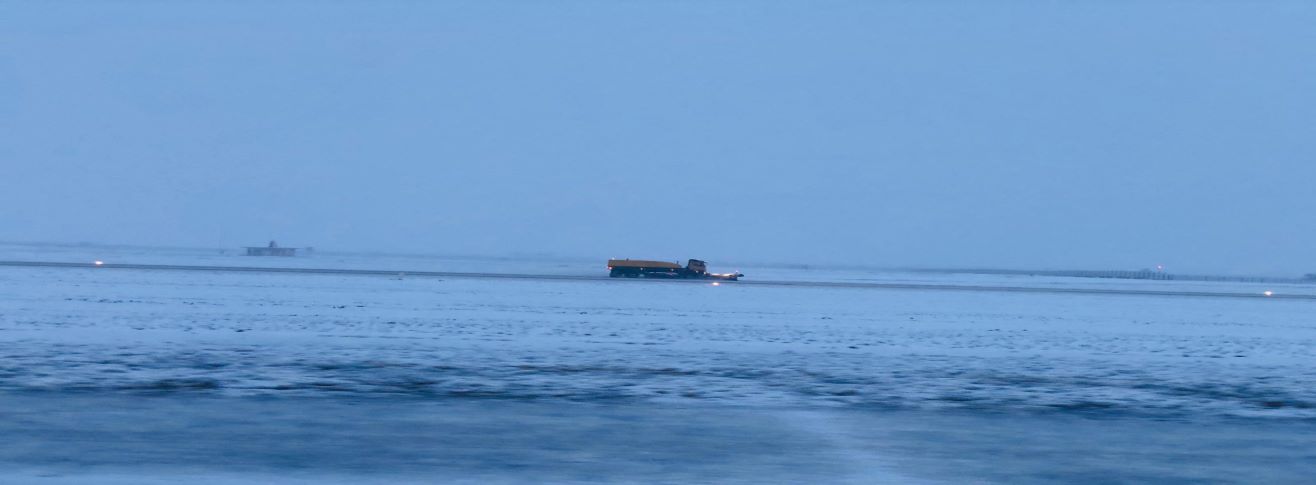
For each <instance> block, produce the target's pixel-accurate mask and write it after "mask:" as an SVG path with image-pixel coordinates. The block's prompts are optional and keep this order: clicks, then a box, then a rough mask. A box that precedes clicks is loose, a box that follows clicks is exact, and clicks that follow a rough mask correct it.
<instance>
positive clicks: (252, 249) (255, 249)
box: [247, 241, 297, 256]
mask: <svg viewBox="0 0 1316 485" xmlns="http://www.w3.org/2000/svg"><path fill="white" fill-rule="evenodd" d="M296 255H297V248H285V247H281V246H279V243H277V242H274V241H270V244H269V245H268V246H247V256H296Z"/></svg>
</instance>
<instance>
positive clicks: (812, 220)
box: [0, 1, 1316, 274]
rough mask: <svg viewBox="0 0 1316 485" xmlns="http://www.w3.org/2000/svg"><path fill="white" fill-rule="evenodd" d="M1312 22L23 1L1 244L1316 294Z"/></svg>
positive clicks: (944, 9) (1277, 8)
mask: <svg viewBox="0 0 1316 485" xmlns="http://www.w3.org/2000/svg"><path fill="white" fill-rule="evenodd" d="M1313 26H1316V4H1314V3H1313V2H1219V1H1204V2H1199V1H1183V2H1154V1H1153V2H1148V1H1138V2H1134V1H1111V2H1070V1H1065V2H1016V1H1003V2H979V1H973V2H969V1H965V2H954V1H928V2H803V1H801V2H757V1H755V2H751V1H744V2H695V1H652V2H616V1H599V2H570V1H565V2H536V1H514V2H487V1H480V2H195V1H193V2H172V1H158V2H131V1H121V2H88V3H78V2H5V1H0V164H3V173H2V174H0V204H3V205H4V207H6V209H5V210H3V211H0V240H25V241H31V240H48V241H93V242H114V243H135V244H167V245H193V246H205V247H224V246H239V245H245V244H251V243H259V242H261V241H264V240H267V239H269V238H277V239H279V240H280V241H283V242H285V243H287V244H297V245H313V246H317V247H320V248H326V249H347V250H359V249H372V248H373V249H382V250H393V251H407V252H417V251H420V252H436V253H479V254H509V253H518V252H520V253H524V252H543V253H553V254H560V255H568V256H585V257H591V256H598V257H601V258H604V257H609V256H631V257H664V258H683V257H702V258H705V259H709V260H713V261H716V260H719V259H721V260H736V261H755V260H758V261H804V262H837V261H859V262H863V263H866V264H873V265H891V266H965V265H972V266H1000V267H1053V268H1054V267H1085V268H1086V267H1097V268H1106V267H1111V268H1139V267H1148V266H1151V265H1154V264H1156V263H1164V264H1167V265H1168V266H1169V267H1170V268H1171V269H1177V270H1180V271H1230V272H1261V273H1279V274H1285V273H1288V274H1301V273H1304V272H1312V271H1316V250H1314V249H1316V246H1314V245H1313V241H1316V224H1313V213H1316V190H1313V189H1314V188H1316V185H1314V183H1313V182H1314V181H1316V166H1314V165H1313V162H1314V161H1316V28H1314V27H1313Z"/></svg>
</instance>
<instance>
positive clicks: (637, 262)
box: [608, 259, 745, 281]
mask: <svg viewBox="0 0 1316 485" xmlns="http://www.w3.org/2000/svg"><path fill="white" fill-rule="evenodd" d="M608 276H610V277H613V278H673V279H677V278H679V279H702V280H727V281H736V280H738V279H740V277H741V276H745V275H744V274H741V273H739V272H733V273H709V272H708V263H705V262H703V261H700V260H698V259H691V260H690V261H687V262H686V263H685V266H681V265H680V263H669V262H667V261H651V260H646V259H609V260H608Z"/></svg>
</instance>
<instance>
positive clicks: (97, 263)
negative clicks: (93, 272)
mask: <svg viewBox="0 0 1316 485" xmlns="http://www.w3.org/2000/svg"><path fill="white" fill-rule="evenodd" d="M92 264H95V265H96V266H100V265H103V264H105V262H104V261H101V260H99V259H98V260H96V262H95V263H92Z"/></svg>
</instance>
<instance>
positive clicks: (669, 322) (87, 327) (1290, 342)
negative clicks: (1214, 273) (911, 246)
mask: <svg viewBox="0 0 1316 485" xmlns="http://www.w3.org/2000/svg"><path fill="white" fill-rule="evenodd" d="M10 256H13V255H10ZM18 256H23V255H18ZM32 256H35V257H34V258H32V259H38V260H63V259H65V258H59V257H57V256H60V255H50V254H45V255H42V254H35V255H32ZM63 256H69V259H72V258H74V257H77V258H84V257H88V256H90V255H88V254H78V255H68V254H65V255H63ZM120 256H122V255H120ZM216 257H217V258H228V261H227V262H226V264H233V263H232V261H233V260H234V259H236V260H237V261H238V263H237V264H243V265H250V264H253V263H251V261H261V262H262V263H261V264H264V263H263V261H265V260H273V261H276V262H278V263H279V265H289V264H310V263H308V261H313V260H312V259H311V258H293V259H285V258H245V257H234V256H224V255H217V256H216ZM156 258H157V259H156V260H150V258H148V257H141V258H138V259H137V260H133V261H125V262H134V263H140V262H168V263H183V264H220V263H217V262H215V261H208V260H204V259H202V260H193V259H189V257H188V256H187V255H186V254H184V255H172V256H171V255H166V256H159V255H156ZM356 258H357V259H352V258H346V257H345V258H343V259H341V260H338V261H334V262H335V263H336V264H334V265H329V264H320V263H321V262H322V261H317V264H314V265H312V266H315V267H343V265H358V266H359V267H369V268H379V267H388V266H389V265H390V264H397V265H398V267H414V266H416V265H417V264H418V261H417V260H416V259H415V258H398V259H397V260H390V259H388V258H382V259H378V260H372V259H371V258H370V257H367V256H359V257H356ZM4 259H24V258H18V257H13V258H4ZM433 262H434V266H435V268H427V269H433V270H441V271H448V270H452V269H449V266H451V265H454V264H471V265H477V264H478V265H479V267H480V268H481V270H485V271H489V270H504V271H507V272H527V273H532V272H537V271H551V268H552V267H555V266H553V265H554V264H565V263H547V264H546V263H534V262H517V261H504V262H490V261H482V262H479V261H468V262H467V263H455V262H453V261H449V260H442V259H434V260H433ZM535 265H540V266H543V267H535V268H532V269H524V268H526V267H528V266H530V267H533V266H535ZM490 266H494V268H492V269H491V268H490ZM568 266H569V265H568ZM518 268H520V269H518ZM558 269H559V270H562V271H567V270H573V271H574V269H571V268H568V267H558ZM747 272H748V271H747ZM804 277H807V278H820V279H821V278H827V277H836V275H835V274H824V273H814V274H806V275H804ZM942 278H944V279H945V280H946V281H949V282H951V283H954V284H964V283H965V281H966V280H964V279H960V280H956V279H954V278H951V277H942ZM993 278H995V279H993ZM1019 278H1023V277H971V278H970V279H972V284H1001V285H1005V286H1018V285H1019V282H1018V281H1017V280H1018V279H1019ZM806 280H808V279H806ZM1055 280H1056V279H1054V278H1051V279H1046V278H1038V279H1037V280H1036V281H1029V282H1027V283H1028V284H1030V285H1031V284H1056V283H1055ZM1149 283H1157V282H1111V281H1103V282H1101V284H1106V285H1117V284H1133V285H1146V284H1149ZM1222 286H1228V285H1222ZM0 296H3V301H2V302H0V400H2V401H3V403H0V406H3V408H4V409H6V410H7V411H6V414H5V415H4V416H3V418H6V419H5V421H6V422H7V423H9V424H6V425H5V426H6V427H4V428H0V433H3V434H5V435H9V436H6V437H5V438H6V439H7V441H10V442H18V443H30V446H27V447H16V445H12V444H11V445H8V446H9V447H8V448H4V449H0V461H3V462H5V463H9V464H10V465H13V466H5V467H3V468H5V469H11V470H17V471H15V472H14V473H16V474H17V475H14V476H16V477H23V478H25V480H23V481H27V479H32V480H35V479H47V480H52V481H61V480H71V481H75V482H76V481H79V480H81V479H86V478H87V477H88V475H79V474H78V472H74V471H71V469H70V468H69V465H70V464H71V465H72V466H73V468H72V470H84V471H86V470H96V473H98V475H94V477H95V481H101V480H102V479H104V480H110V479H114V477H121V478H124V479H125V480H129V481H135V480H131V479H133V478H139V479H140V478H144V477H146V478H149V477H155V478H153V479H157V478H158V479H160V480H162V481H163V480H167V479H168V478H169V476H171V475H170V474H171V473H181V474H192V475H196V474H197V473H201V474H202V475H204V476H206V477H209V478H210V479H213V480H217V481H223V480H226V479H227V478H226V477H236V478H234V479H235V480H239V481H242V480H253V479H262V480H263V479H264V478H261V477H265V478H269V476H275V477H280V478H282V479H284V480H307V481H308V482H318V481H324V480H329V479H343V480H347V481H352V480H350V478H351V477H353V476H355V475H352V474H353V473H358V472H359V473H367V474H371V473H378V472H380V471H381V470H388V471H389V473H393V474H395V475H396V474H401V475H398V476H392V475H390V476H392V478H390V479H389V480H386V481H394V479H397V480H402V479H403V478H406V477H407V476H411V475H408V474H410V473H413V472H414V473H422V474H424V476H446V477H447V478H448V479H453V480H455V479H469V480H471V481H512V482H519V481H535V480H536V477H539V478H542V479H545V480H549V481H618V480H636V481H660V482H672V483H680V482H689V481H699V480H704V481H708V480H713V481H729V480H732V479H736V480H743V481H745V482H762V481H785V482H799V481H805V480H807V479H808V478H817V479H821V480H823V481H837V482H844V481H855V482H868V481H871V480H872V479H873V478H874V477H886V479H888V480H898V481H902V482H904V481H910V480H916V479H928V480H932V481H941V480H948V481H958V480H962V479H966V478H972V479H982V480H986V481H1000V482H1019V481H1030V480H1038V481H1047V480H1048V477H1049V478H1050V479H1062V478H1066V477H1067V478H1071V479H1074V480H1077V481H1087V480H1096V481H1100V478H1101V477H1102V476H1104V475H1103V474H1108V473H1112V471H1111V470H1114V469H1122V470H1124V473H1126V475H1123V477H1124V478H1126V479H1129V480H1144V479H1147V480H1161V481H1166V480H1168V481H1173V480H1184V481H1199V480H1208V481H1209V480H1214V479H1220V480H1224V481H1236V480H1245V479H1246V477H1248V476H1249V474H1255V473H1261V470H1262V469H1263V468H1264V469H1265V473H1267V475H1265V476H1267V477H1269V478H1270V479H1271V480H1269V481H1279V482H1283V481H1291V480H1295V478H1296V477H1300V476H1303V475H1302V474H1303V473H1308V472H1311V471H1313V470H1312V467H1311V466H1310V465H1309V464H1308V463H1312V462H1313V461H1312V460H1309V459H1308V458H1311V456H1310V455H1311V453H1312V452H1311V450H1313V449H1316V446H1313V445H1314V444H1316V441H1314V439H1313V438H1311V436H1314V434H1313V433H1311V431H1312V428H1313V425H1312V423H1313V421H1314V420H1316V366H1313V365H1312V362H1313V359H1312V355H1313V351H1316V320H1314V319H1313V317H1312V315H1313V314H1316V313H1314V312H1313V310H1316V302H1312V301H1300V300H1273V299H1216V298H1185V297H1164V296H1140V295H1086V294H1073V295H1070V294H1019V293H991V292H963V291H943V290H938V291H916V290H876V289H851V288H809V287H799V288H796V287H762V286H746V285H736V284H723V285H720V286H713V285H711V284H685V283H673V282H662V281H613V280H601V281H592V280H587V281H535V280H489V279H468V278H417V277H407V276H405V275H403V276H400V277H374V276H369V277H367V276H337V275H300V274H232V273H211V272H163V271H141V270H119V269H43V268H3V269H0ZM107 409H108V410H115V409H117V410H119V411H113V412H112V411H107ZM51 412H54V413H55V414H54V415H55V416H62V417H60V418H52V417H51V414H50V413H51ZM393 412H396V413H400V414H399V415H390V413H393ZM155 413H162V414H163V415H166V416H169V419H166V420H163V421H158V422H157V420H155V419H152V416H154V415H155ZM438 415H442V416H445V417H444V418H442V419H438V418H436V416H438ZM251 416H257V417H256V418H253V417H251ZM385 416H388V417H387V418H386V417H385ZM407 416H411V418H407ZM426 416H428V417H426ZM413 418H414V419H413ZM23 420H26V421H23ZM453 420H457V421H460V423H457V422H454V421H453ZM345 421H350V422H351V424H350V425H349V424H342V423H344V422H345ZM19 422H26V423H28V425H17V424H14V423H19ZM79 423H85V424H86V426H85V427H80V426H81V425H80V424H79ZM144 423H152V424H144ZM235 423H236V424H235ZM244 423H245V424H244ZM334 423H339V424H334ZM372 423H373V424H372ZM408 423H411V424H410V425H414V426H417V427H418V428H417V429H426V430H429V432H432V433H437V434H443V433H445V432H451V433H453V434H452V440H451V441H446V442H445V441H442V440H439V441H434V440H433V439H431V438H426V437H425V436H429V435H426V434H424V433H421V435H417V434H415V433H411V434H408V433H405V432H403V431H404V430H405V429H406V428H407V426H409V424H408ZM517 423H520V424H517ZM1002 423H1010V424H1008V425H1003V424H1002ZM1057 426H1059V427H1062V428H1066V429H1075V430H1087V431H1086V432H1085V434H1083V435H1082V436H1105V439H1103V440H1102V441H1095V442H1094V441H1092V440H1090V439H1085V438H1083V437H1080V436H1075V435H1065V434H1061V435H1054V434H1048V433H1052V432H1051V431H1048V430H1051V429H1053V428H1055V427H1057ZM142 427H145V428H146V429H154V430H155V431H156V434H149V435H147V436H149V439H147V438H144V439H142V440H138V441H132V445H131V446H126V445H125V446H115V447H114V449H115V451H113V452H103V453H101V452H98V451H97V449H96V446H97V444H103V443H106V442H114V441H115V440H116V439H120V438H121V437H122V433H123V432H126V431H127V430H133V429H138V428H142ZM230 428H232V429H230ZM327 428H333V429H327ZM961 428H963V429H961ZM71 429H76V430H80V431H78V433H83V434H80V435H78V436H82V438H81V439H82V441H77V440H74V441H75V442H76V443H80V444H78V445H77V446H75V447H74V448H73V449H74V450H75V451H77V452H76V453H72V454H71V455H70V454H69V453H70V452H69V450H68V449H66V448H61V447H59V446H52V445H51V443H64V441H60V440H63V439H64V438H58V437H61V436H68V435H69V433H71V432H73V431H70V430H71ZM235 429H238V430H240V431H235ZM320 429H323V431H316V430H320ZM617 429H636V430H642V433H644V436H645V437H646V438H645V439H640V440H639V441H635V439H638V438H634V437H633V436H631V437H628V436H629V435H626V434H624V433H623V434H621V435H617V434H610V433H613V431H615V430H617ZM1106 429H1114V430H1120V431H1119V432H1118V433H1114V434H1110V433H1107V434H1104V435H1103V434H1102V433H1103V431H1102V430H1106ZM445 430H446V431H445ZM518 430H521V431H524V433H523V432H521V431H518ZM610 430H611V431H610ZM902 430H903V431H902ZM992 430H994V431H992ZM1011 430H1013V431H1011ZM637 432H641V431H637ZM1011 432H1013V433H1016V434H1018V436H1014V437H1011V438H1009V439H1008V440H1001V441H994V440H993V439H992V438H991V436H1007V435H1009V434H1010V433H1011ZM97 433H100V434H97ZM240 433H245V434H250V435H252V436H258V437H261V436H263V437H264V438H261V439H265V440H267V441H268V440H278V439H280V437H284V438H286V439H290V440H292V441H291V443H292V444H288V445H287V446H283V447H276V448H277V449H276V451H277V453H275V454H274V455H268V454H262V452H261V450H263V449H265V448H261V447H259V446H256V447H254V448H251V447H249V448H242V447H239V446H236V445H226V444H225V443H231V442H232V436H231V435H235V434H240ZM326 433H327V434H326ZM525 433H529V435H527V434H525ZM1243 433H1247V434H1248V435H1247V440H1246V443H1242V442H1241V441H1240V440H1239V437H1240V436H1241V434H1243ZM539 434H543V435H544V436H549V435H551V436H558V437H559V438H555V439H554V440H546V438H545V439H544V440H539V439H535V438H529V437H527V436H538V435H539ZM422 435H424V436H422ZM477 435H487V436H484V437H480V436H477ZM1115 435H1119V436H1123V438H1117V437H1116V436H1115ZM319 439H327V440H330V441H333V440H339V441H341V442H342V443H340V444H341V445H342V446H349V447H352V448H354V449H358V448H360V447H361V446H370V447H373V448H370V449H371V450H373V451H370V452H366V451H360V450H358V451H360V452H361V453H366V455H365V457H364V458H361V459H360V460H358V461H351V460H346V461H344V460H345V459H333V458H332V456H333V454H334V453H339V452H341V451H342V450H341V449H338V448H335V447H333V446H328V445H324V444H323V443H320V444H316V443H319V442H318V441H316V440H319ZM372 440H373V441H372ZM482 440H483V441H482ZM490 440H492V441H490ZM628 440H629V441H628ZM183 441H189V442H192V441H194V442H195V443H197V444H196V445H195V446H196V449H193V452H194V453H197V454H199V455H204V456H205V457H209V458H211V459H213V458H215V457H214V456H211V455H208V454H207V453H210V454H215V455H225V456H228V455H232V457H233V458H232V460H233V461H223V460H221V461H219V462H214V463H211V462H207V460H206V459H202V458H197V459H195V460H181V459H173V458H168V457H169V456H171V455H170V454H169V453H168V452H167V450H170V449H173V447H172V446H171V445H170V443H176V442H183ZM376 441H377V442H378V443H377V442H376ZM1002 441H1005V442H1002ZM1183 441H1187V442H1192V446H1187V445H1185V444H1184V443H1183ZM349 442H350V443H355V444H350V443H349ZM207 443H209V445H207ZM296 443H301V445H296ZM381 443H386V444H388V445H387V446H385V445H384V444H381ZM400 443H401V444H400ZM408 443H409V445H405V446H404V445H403V444H408ZM444 443H446V444H444ZM1114 443H1122V444H1120V445H1116V444H1114ZM539 444H543V446H546V447H547V448H544V449H539V448H537V446H538V445H539ZM952 444H953V445H952ZM503 445H506V448H503V447H502V446H503ZM79 446H80V447H81V448H79ZM207 446H209V447H207ZM299 446H300V448H299ZM408 446H410V448H408ZM728 446H730V447H731V448H730V449H732V450H736V452H735V453H732V455H734V456H725V457H722V458H720V459H717V460H713V461H709V462H703V461H700V460H701V459H702V458H700V457H704V456H709V455H710V454H711V455H716V454H717V453H718V452H722V453H728V452H729V451H728V449H727V448H726V447H728ZM1030 446H1032V447H1033V448H1034V449H1032V451H1028V450H1029V448H1028V447H1030ZM1120 446H1127V447H1133V448H1135V449H1134V450H1129V449H1123V448H1120ZM1140 446H1141V447H1144V448H1143V449H1142V450H1141V451H1142V453H1139V452H1138V451H1139V450H1137V449H1136V448H1138V447H1140ZM399 447H401V448H399ZM1011 447H1013V448H1011ZM402 449H411V450H412V451H411V454H407V453H403V452H402V451H400V450H402ZM948 449H949V450H959V451H958V452H957V453H958V454H957V455H956V456H955V457H943V461H940V462H939V461H936V460H932V459H930V458H929V457H931V456H940V455H941V454H944V453H945V452H946V451H945V450H948ZM298 450H301V451H298ZM463 450H464V451H463ZM1039 450H1051V451H1052V452H1054V453H1059V454H1061V455H1063V454H1064V452H1065V450H1068V451H1070V452H1073V453H1087V454H1088V455H1085V456H1084V457H1083V458H1082V459H1081V460H1080V459H1078V458H1075V457H1068V458H1061V457H1060V456H1059V455H1057V456H1053V458H1052V459H1051V460H1050V461H1040V460H1039V459H1036V458H1035V457H1036V456H1039V455H1038V453H1042V452H1041V451H1039ZM1174 450H1180V453H1181V455H1183V456H1177V458H1167V457H1166V456H1170V455H1174V453H1175V451H1174ZM98 453H99V454H98ZM279 453H282V454H279ZM573 453H575V454H576V455H573ZM1103 453H1104V454H1105V455H1102V454H1103ZM1158 453H1160V454H1158ZM1021 454H1030V455H1032V456H1034V458H1025V457H1022V455H1021ZM1094 454H1095V455H1094ZM65 455H68V456H65ZM1126 455H1127V456H1126ZM1002 456H1005V457H1007V458H1008V457H1011V456H1013V457H1015V458H1013V459H1012V460H1013V461H1011V460H1006V461H1005V462H1004V463H1003V464H1001V463H1002V462H1001V460H1002ZM1101 456H1107V457H1108V458H1107V459H1103V458H1101ZM280 457H281V458H280ZM327 457H328V458H327ZM371 457H373V458H371ZM564 460H565V461H564ZM572 460H576V461H572ZM945 460H950V461H945ZM1138 460H1142V461H1138ZM1174 460H1178V461H1184V462H1186V463H1189V464H1190V466H1187V467H1184V466H1177V467H1176V466H1171V465H1172V463H1171V462H1172V461H1174ZM1268 460H1271V461H1273V460H1279V461H1280V462H1282V463H1281V464H1279V465H1276V464H1274V463H1270V464H1269V465H1266V466H1265V467H1262V466H1261V465H1258V464H1262V463H1269V461H1268ZM951 462H954V463H956V464H954V465H951V464H950V463H951ZM1208 462H1209V463H1213V465H1210V466H1208ZM132 463H141V466H138V467H135V466H130V465H131V464H132ZM207 463H209V464H207ZM571 463H576V465H572V464H571ZM591 463H593V464H594V465H588V464H591ZM655 463H657V465H655ZM991 463H997V464H1001V465H1000V466H987V465H986V464H991ZM338 465H342V466H338ZM1252 467H1256V468H1255V469H1254V468H1252ZM289 469H292V470H297V473H285V472H287V470H289ZM198 470H200V471H198ZM590 470H593V471H590ZM202 472H204V473H202ZM1085 473H1087V474H1089V475H1084V474H1085ZM143 474H145V475H143ZM234 474H236V475H234ZM436 474H437V475H436ZM334 477H337V478H334ZM343 477H348V478H343ZM356 478H362V477H356ZM412 478H415V477H414V476H412ZM417 480H418V481H423V480H420V479H417Z"/></svg>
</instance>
